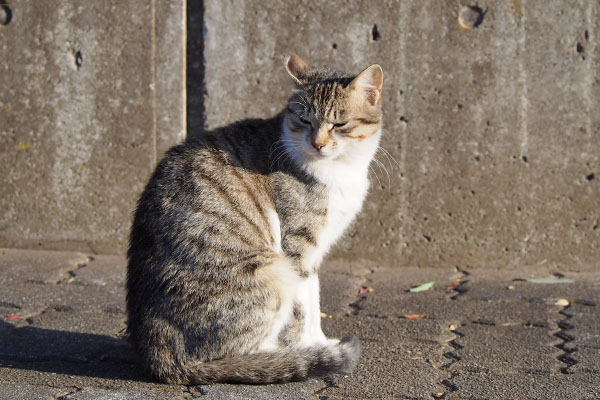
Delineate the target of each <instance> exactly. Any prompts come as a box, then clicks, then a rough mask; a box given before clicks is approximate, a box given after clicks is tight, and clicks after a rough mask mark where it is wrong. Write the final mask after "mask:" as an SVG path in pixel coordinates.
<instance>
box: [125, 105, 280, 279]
mask: <svg viewBox="0 0 600 400" xmlns="http://www.w3.org/2000/svg"><path fill="white" fill-rule="evenodd" d="M280 126H281V120H280V117H279V116H278V117H275V118H273V119H267V120H262V119H255V120H245V121H240V122H237V123H235V124H232V125H229V126H226V127H222V128H219V129H217V130H214V131H207V132H202V133H199V134H197V135H194V136H192V137H190V138H189V139H188V140H187V141H186V142H185V143H183V144H180V145H178V146H175V147H173V148H171V149H170V150H169V151H168V152H167V153H166V155H165V157H164V158H163V160H162V161H161V162H160V163H159V165H158V166H157V168H156V170H155V172H154V174H153V176H152V178H151V179H150V181H149V183H148V185H147V186H146V188H145V190H144V193H143V194H142V196H141V197H140V200H139V203H138V208H137V211H136V214H135V217H134V223H133V227H132V235H131V243H130V248H129V258H130V268H135V264H138V265H139V264H147V263H148V259H149V258H152V260H154V261H157V260H178V261H180V262H181V263H182V264H184V263H186V262H192V263H193V264H196V265H197V264H198V263H199V262H200V263H211V262H214V261H215V260H213V259H210V258H211V256H212V258H215V259H216V258H219V260H221V261H223V260H226V259H227V257H224V256H223V253H224V251H225V250H227V251H230V252H231V249H232V247H233V248H235V250H236V252H238V254H243V249H244V247H248V249H251V248H252V247H257V246H259V247H260V246H263V245H266V244H268V243H270V242H271V241H272V238H271V237H270V234H268V233H269V232H270V227H269V216H268V214H269V213H270V209H271V208H272V206H271V205H272V204H273V201H272V198H271V195H270V190H269V188H268V185H267V182H266V180H267V175H268V173H269V171H270V168H271V166H270V158H271V156H272V153H273V150H274V148H275V147H277V140H278V134H279V133H278V130H279V129H280ZM199 248H203V249H206V248H210V249H211V250H212V251H204V252H198V251H190V250H192V249H196V250H197V249H199ZM240 250H242V251H240ZM231 253H233V252H231ZM216 255H218V256H219V257H216ZM190 258H194V259H190Z"/></svg>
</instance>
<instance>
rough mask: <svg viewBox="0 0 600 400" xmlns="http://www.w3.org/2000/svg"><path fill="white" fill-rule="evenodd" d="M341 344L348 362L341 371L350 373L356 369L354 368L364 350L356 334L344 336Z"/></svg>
mask: <svg viewBox="0 0 600 400" xmlns="http://www.w3.org/2000/svg"><path fill="white" fill-rule="evenodd" d="M339 346H340V348H341V350H342V352H343V353H344V355H345V358H346V363H345V365H344V367H343V369H342V371H341V372H342V373H343V374H349V373H351V372H352V371H354V368H356V365H357V364H358V360H359V359H360V353H361V351H362V346H361V344H360V340H358V338H357V337H356V336H346V337H344V338H342V340H341V341H340V343H339Z"/></svg>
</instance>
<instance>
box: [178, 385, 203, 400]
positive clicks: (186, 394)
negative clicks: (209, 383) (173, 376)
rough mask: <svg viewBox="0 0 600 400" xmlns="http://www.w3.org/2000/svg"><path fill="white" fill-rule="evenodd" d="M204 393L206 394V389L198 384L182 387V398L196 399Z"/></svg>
mask: <svg viewBox="0 0 600 400" xmlns="http://www.w3.org/2000/svg"><path fill="white" fill-rule="evenodd" d="M206 394H207V392H206V390H205V389H204V388H203V387H202V386H199V385H198V386H188V387H186V388H185V389H183V398H184V399H197V398H200V397H202V396H204V395H206Z"/></svg>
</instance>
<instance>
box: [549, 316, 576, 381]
mask: <svg viewBox="0 0 600 400" xmlns="http://www.w3.org/2000/svg"><path fill="white" fill-rule="evenodd" d="M569 307H570V306H569V305H567V306H565V307H563V308H562V309H561V310H560V311H559V312H558V313H559V314H560V315H562V316H563V317H564V318H563V319H562V320H561V321H559V322H558V327H559V330H558V331H557V332H554V334H553V336H555V337H557V338H559V339H560V340H561V342H560V343H557V344H555V345H554V347H556V348H557V349H559V350H560V351H562V354H559V355H558V356H556V359H557V360H558V361H560V362H561V363H563V364H566V365H565V366H564V367H561V368H560V372H561V373H563V374H568V373H570V372H569V368H571V367H572V366H573V365H575V364H577V363H578V361H577V360H576V359H575V358H573V357H572V354H573V353H575V352H577V348H576V347H567V346H568V344H569V343H570V342H572V341H573V340H575V337H574V336H572V335H570V334H568V333H567V331H569V330H571V329H573V328H574V327H575V326H574V325H572V324H570V323H569V322H567V321H568V320H570V319H571V318H573V315H572V314H569V313H568V312H567V310H568V308H569Z"/></svg>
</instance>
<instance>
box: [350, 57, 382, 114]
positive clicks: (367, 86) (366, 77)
mask: <svg viewBox="0 0 600 400" xmlns="http://www.w3.org/2000/svg"><path fill="white" fill-rule="evenodd" d="M382 86H383V70H382V69H381V67H380V66H379V65H378V64H373V65H371V66H370V67H368V68H367V69H365V70H364V71H363V72H361V73H360V74H358V75H357V76H356V78H354V80H353V81H352V82H350V85H349V87H350V89H351V90H352V91H354V92H355V93H357V94H358V95H359V96H360V97H361V98H363V99H365V100H367V101H368V102H369V104H371V105H372V106H374V105H375V104H377V103H378V102H379V99H380V98H381V88H382Z"/></svg>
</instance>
